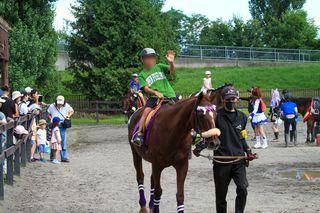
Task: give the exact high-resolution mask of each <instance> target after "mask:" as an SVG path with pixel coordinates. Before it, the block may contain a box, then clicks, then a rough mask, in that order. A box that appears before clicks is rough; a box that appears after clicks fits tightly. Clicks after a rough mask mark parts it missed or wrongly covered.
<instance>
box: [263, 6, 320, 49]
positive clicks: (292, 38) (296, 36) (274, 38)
mask: <svg viewBox="0 0 320 213" xmlns="http://www.w3.org/2000/svg"><path fill="white" fill-rule="evenodd" d="M317 32H318V27H317V26H316V25H315V24H314V22H313V21H312V20H308V18H307V13H306V12H305V11H302V10H299V11H294V12H288V13H286V14H285V15H284V17H283V19H282V21H279V20H277V19H272V21H271V22H270V24H269V27H268V29H267V30H266V34H265V36H266V37H267V38H266V41H269V43H268V46H270V47H276V48H302V49H309V48H311V49H313V48H316V46H317V42H318V41H317V39H316V38H317Z"/></svg>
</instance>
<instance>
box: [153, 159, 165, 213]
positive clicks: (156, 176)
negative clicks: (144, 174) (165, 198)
mask: <svg viewBox="0 0 320 213" xmlns="http://www.w3.org/2000/svg"><path fill="white" fill-rule="evenodd" d="M162 170H163V168H161V167H159V166H158V165H155V163H153V164H152V177H153V183H154V199H153V209H152V210H151V212H153V213H159V212H160V200H161V195H162V189H161V183H160V179H161V172H162Z"/></svg>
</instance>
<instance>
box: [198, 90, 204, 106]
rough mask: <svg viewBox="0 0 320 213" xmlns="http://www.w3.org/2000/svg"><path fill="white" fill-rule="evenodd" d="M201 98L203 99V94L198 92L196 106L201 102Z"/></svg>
mask: <svg viewBox="0 0 320 213" xmlns="http://www.w3.org/2000/svg"><path fill="white" fill-rule="evenodd" d="M202 98H203V92H200V93H199V95H198V100H197V103H198V104H199V103H200V102H201V100H202Z"/></svg>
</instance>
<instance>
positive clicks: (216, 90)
mask: <svg viewBox="0 0 320 213" xmlns="http://www.w3.org/2000/svg"><path fill="white" fill-rule="evenodd" d="M229 86H233V84H230V83H225V84H224V85H222V86H219V87H218V88H215V89H211V90H209V91H210V92H220V91H222V89H223V88H225V87H229Z"/></svg>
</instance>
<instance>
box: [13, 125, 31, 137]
mask: <svg viewBox="0 0 320 213" xmlns="http://www.w3.org/2000/svg"><path fill="white" fill-rule="evenodd" d="M14 132H15V133H17V134H18V135H26V134H28V133H29V132H28V131H27V130H26V129H25V128H24V127H23V126H21V125H18V126H16V128H14Z"/></svg>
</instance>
